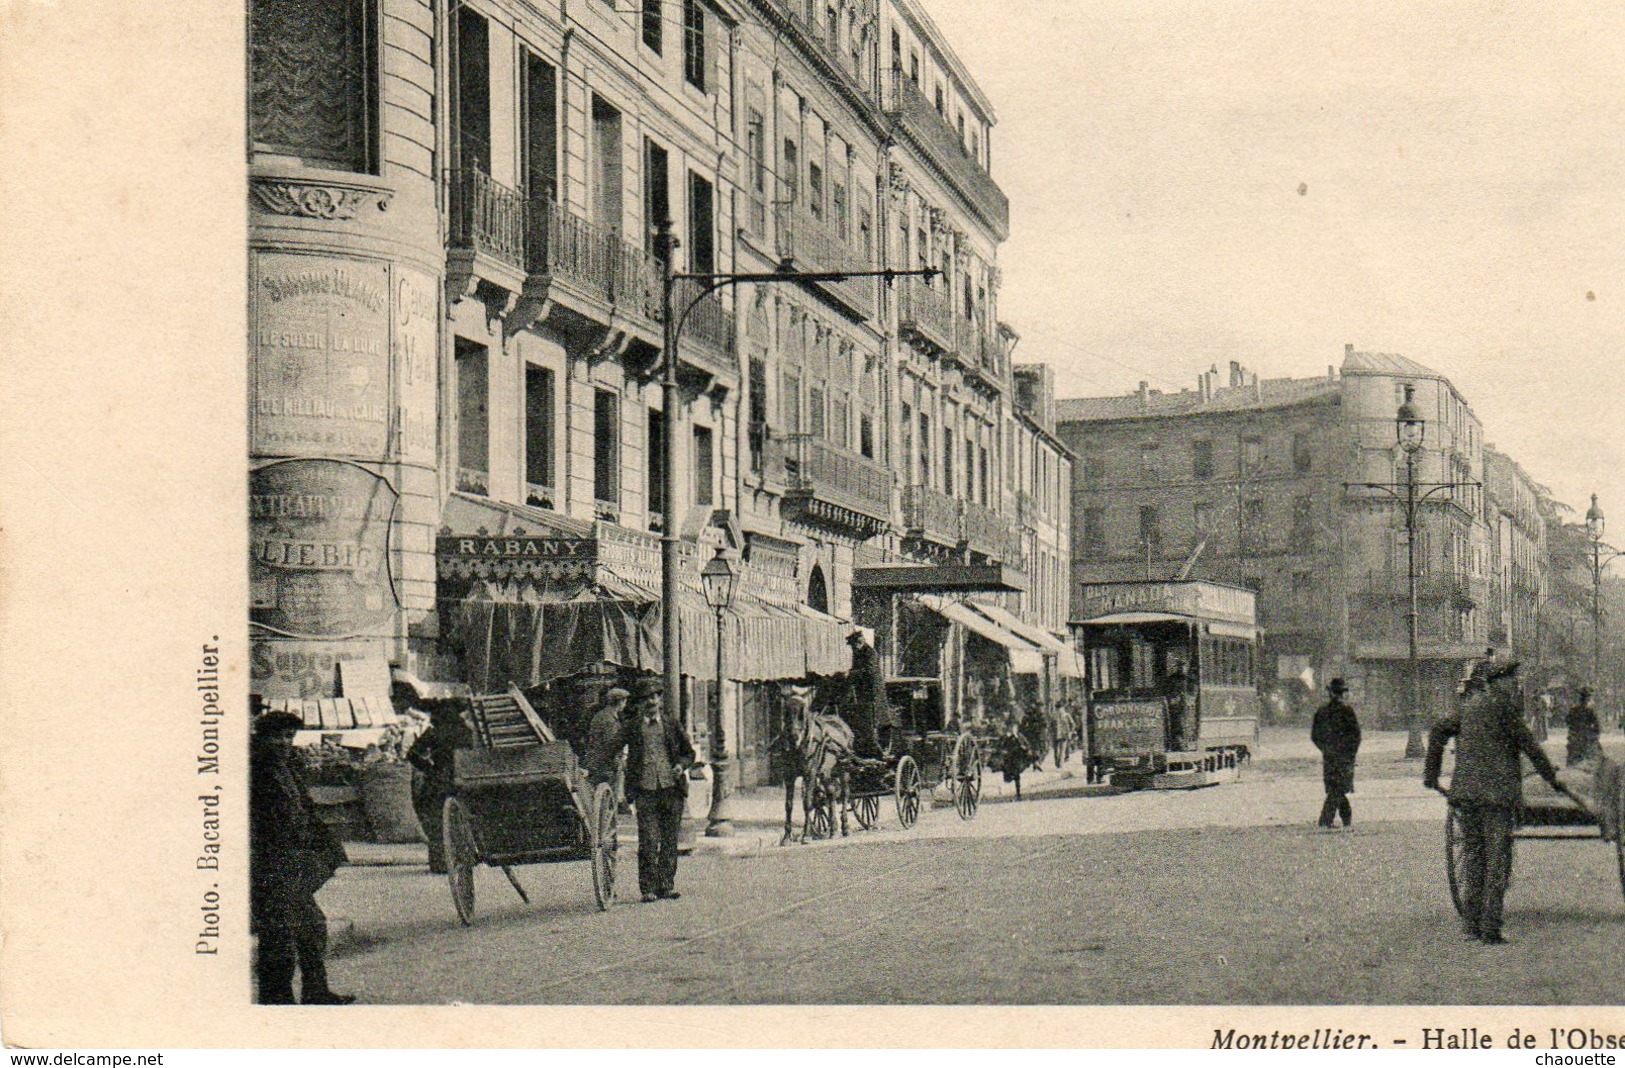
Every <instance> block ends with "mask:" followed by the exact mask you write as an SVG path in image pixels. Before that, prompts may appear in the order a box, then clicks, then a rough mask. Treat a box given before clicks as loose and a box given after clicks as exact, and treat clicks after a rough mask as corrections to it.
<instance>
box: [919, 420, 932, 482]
mask: <svg viewBox="0 0 1625 1068" xmlns="http://www.w3.org/2000/svg"><path fill="white" fill-rule="evenodd" d="M931 475H932V470H931V417H930V416H929V415H926V414H925V413H924V412H921V413H920V485H922V486H929V485H931Z"/></svg>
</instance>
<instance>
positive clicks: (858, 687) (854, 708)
mask: <svg viewBox="0 0 1625 1068" xmlns="http://www.w3.org/2000/svg"><path fill="white" fill-rule="evenodd" d="M846 644H847V645H848V646H849V647H850V648H851V649H852V670H851V671H849V672H848V673H847V676H846V678H847V692H846V713H847V714H846V717H845V718H846V725H847V726H848V727H851V728H852V745H853V748H854V749H855V750H857V754H858V756H861V757H867V758H868V759H870V760H876V759H879V757H880V756H881V755H882V754H883V752H884V750H882V749H881V745H880V729H881V728H882V727H885V728H887V729H888V733H889V732H890V728H892V727H894V726H895V725H896V724H895V722H894V721H893V717H892V714H891V703H890V702H888V701H887V700H886V680H885V679H884V678H883V677H882V676H881V674H880V658H879V657H878V656H876V655H875V650H874V646H872V645H870V644H869V642H868V641H867V640H866V639H865V638H864V636H863V631H861V630H854V631H853V632H852V633H851V634H848V635H847V636H846Z"/></svg>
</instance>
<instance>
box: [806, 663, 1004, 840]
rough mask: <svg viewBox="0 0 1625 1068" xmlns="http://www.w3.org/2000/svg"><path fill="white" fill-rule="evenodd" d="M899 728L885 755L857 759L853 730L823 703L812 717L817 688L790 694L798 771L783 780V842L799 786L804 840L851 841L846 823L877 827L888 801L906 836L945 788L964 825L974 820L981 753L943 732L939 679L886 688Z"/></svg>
mask: <svg viewBox="0 0 1625 1068" xmlns="http://www.w3.org/2000/svg"><path fill="white" fill-rule="evenodd" d="M886 692H887V698H888V701H889V702H890V703H891V706H892V709H893V712H894V715H895V718H896V720H897V723H896V725H895V726H893V727H891V728H890V729H889V730H887V731H886V733H885V737H884V739H883V743H884V744H883V748H882V752H881V753H880V754H879V755H876V756H866V755H862V754H860V753H859V752H858V748H857V746H856V744H855V739H854V737H853V734H852V730H851V728H850V727H848V726H847V724H846V721H845V720H844V719H843V718H842V717H841V716H840V714H839V713H838V712H836V711H833V709H834V705H833V704H832V703H826V704H825V705H824V706H823V707H822V708H820V709H815V708H814V703H815V695H816V691H815V689H814V688H813V687H789V688H787V689H786V692H785V698H786V711H787V724H786V738H787V740H789V741H790V742H791V745H790V746H789V747H788V748H789V749H790V751H791V752H790V755H791V757H792V760H791V764H792V767H793V770H792V771H791V772H790V773H789V774H788V775H787V776H786V779H785V795H784V837H783V839H782V841H784V842H789V841H790V840H791V838H792V837H793V822H792V821H793V816H794V809H795V786H796V781H797V780H798V779H799V780H800V781H801V782H802V839H803V840H805V839H807V838H829V837H833V836H834V834H835V830H836V827H837V825H838V826H839V827H840V833H841V834H843V835H845V834H847V833H848V823H847V815H848V813H850V814H851V816H852V818H853V819H854V820H856V821H857V824H858V826H859V827H861V828H863V829H864V830H869V829H872V828H874V827H876V826H878V825H879V823H880V810H881V806H882V803H883V802H884V801H885V799H886V798H888V797H890V798H891V800H892V804H893V807H894V808H895V810H896V812H897V822H898V823H899V824H900V825H901V826H902V827H904V828H905V829H907V828H909V827H913V826H914V824H915V823H916V822H917V821H918V820H919V818H920V807H921V797H922V796H923V795H928V794H929V793H930V792H931V791H934V790H935V789H937V788H938V787H939V786H942V785H946V786H947V787H948V789H949V793H950V795H951V798H952V800H953V804H954V809H955V811H957V812H958V814H959V817H960V819H966V820H969V819H974V818H975V817H976V812H977V808H978V806H979V804H980V802H981V797H982V752H981V745H980V743H979V742H978V741H977V740H976V738H975V737H974V736H973V735H971V734H970V733H969V732H966V731H950V730H946V729H944V727H945V724H944V717H943V714H942V702H941V690H940V684H939V683H938V681H937V680H936V679H893V680H891V681H889V682H888V683H887V684H886Z"/></svg>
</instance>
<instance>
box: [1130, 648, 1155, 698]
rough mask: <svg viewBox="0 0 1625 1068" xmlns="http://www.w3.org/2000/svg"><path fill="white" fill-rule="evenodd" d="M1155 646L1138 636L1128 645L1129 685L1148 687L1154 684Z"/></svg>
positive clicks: (1140, 687)
mask: <svg viewBox="0 0 1625 1068" xmlns="http://www.w3.org/2000/svg"><path fill="white" fill-rule="evenodd" d="M1156 651H1157V649H1156V646H1154V645H1152V644H1151V643H1150V642H1147V641H1143V640H1141V639H1139V638H1135V639H1134V644H1133V645H1131V646H1130V647H1129V664H1130V667H1129V671H1130V674H1131V678H1130V681H1129V685H1131V686H1134V687H1136V688H1137V689H1149V688H1150V687H1152V686H1155V685H1156Z"/></svg>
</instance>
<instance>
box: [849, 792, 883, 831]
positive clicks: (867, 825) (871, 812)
mask: <svg viewBox="0 0 1625 1068" xmlns="http://www.w3.org/2000/svg"><path fill="white" fill-rule="evenodd" d="M852 815H853V816H854V817H855V818H856V819H857V821H858V826H859V827H862V828H863V829H864V830H866V831H872V830H874V829H875V827H876V826H877V825H878V824H879V823H880V798H878V797H875V796H874V795H873V794H865V795H864V796H862V797H858V798H854V799H853V800H852Z"/></svg>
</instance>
